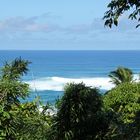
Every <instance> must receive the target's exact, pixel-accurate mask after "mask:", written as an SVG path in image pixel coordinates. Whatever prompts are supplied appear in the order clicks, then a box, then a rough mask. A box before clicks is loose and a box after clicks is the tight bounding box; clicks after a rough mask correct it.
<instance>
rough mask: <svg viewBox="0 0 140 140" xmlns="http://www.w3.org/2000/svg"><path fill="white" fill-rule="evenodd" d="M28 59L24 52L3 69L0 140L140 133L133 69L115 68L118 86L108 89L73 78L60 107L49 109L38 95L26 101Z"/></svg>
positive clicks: (127, 137)
mask: <svg viewBox="0 0 140 140" xmlns="http://www.w3.org/2000/svg"><path fill="white" fill-rule="evenodd" d="M29 64H30V62H28V61H26V60H22V59H21V58H19V59H15V60H14V61H12V62H10V63H9V62H6V63H5V65H4V67H3V68H2V69H1V75H0V139H1V140H117V139H120V140H138V139H140V123H139V122H140V82H136V81H135V80H133V72H132V70H130V69H128V68H124V67H119V68H117V69H116V70H114V71H112V72H110V74H109V76H110V79H111V80H112V83H113V84H114V85H115V87H114V88H112V89H111V90H109V91H107V92H106V93H105V94H102V92H101V91H100V90H99V89H97V88H93V87H89V86H86V85H85V84H84V83H79V84H76V83H68V84H67V85H66V86H65V88H64V95H63V96H62V97H61V98H60V99H59V100H58V101H57V102H56V105H55V107H56V109H57V112H56V113H54V114H49V112H48V110H49V109H51V110H53V108H52V107H51V106H50V105H49V104H46V105H42V106H41V104H40V101H39V99H38V98H36V99H34V101H32V102H27V101H26V97H28V95H29V94H30V88H29V85H28V84H26V83H24V82H23V80H22V76H23V75H24V74H26V73H27V71H28V65H29ZM21 99H22V100H21ZM23 100H24V102H23ZM46 100H47V99H46ZM40 106H41V109H40Z"/></svg>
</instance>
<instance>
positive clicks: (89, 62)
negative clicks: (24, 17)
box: [0, 51, 140, 103]
mask: <svg viewBox="0 0 140 140" xmlns="http://www.w3.org/2000/svg"><path fill="white" fill-rule="evenodd" d="M18 57H21V58H23V59H26V60H29V61H30V62H32V63H31V64H30V66H29V69H30V71H29V72H28V74H27V75H26V76H24V77H23V80H24V81H25V82H27V83H29V84H30V87H31V94H30V96H29V98H28V99H27V100H33V99H34V97H35V96H36V95H37V96H40V98H41V100H42V102H43V103H46V102H47V101H48V102H52V103H53V102H54V101H55V100H56V98H57V97H58V96H61V95H62V94H63V87H64V85H65V84H66V83H67V82H73V81H74V82H82V81H83V82H85V83H86V84H87V85H90V86H92V85H93V86H98V87H99V88H101V89H105V88H107V89H108V88H110V87H111V85H110V84H109V83H108V81H109V79H108V74H109V72H110V71H112V70H114V69H116V68H117V67H118V66H124V67H128V68H131V69H132V70H133V71H134V73H135V74H138V73H139V72H140V63H139V60H140V51H0V66H2V65H3V64H4V62H5V61H11V60H13V59H15V58H18Z"/></svg>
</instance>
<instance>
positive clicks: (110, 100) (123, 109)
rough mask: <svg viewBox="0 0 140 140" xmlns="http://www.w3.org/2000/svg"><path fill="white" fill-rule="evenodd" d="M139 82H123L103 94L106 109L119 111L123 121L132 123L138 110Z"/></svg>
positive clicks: (139, 106)
mask: <svg viewBox="0 0 140 140" xmlns="http://www.w3.org/2000/svg"><path fill="white" fill-rule="evenodd" d="M139 99H140V84H139V83H123V84H120V85H119V86H117V87H115V88H114V89H112V90H111V91H109V92H108V93H107V94H106V95H105V96H104V104H105V107H106V108H107V109H111V110H113V111H114V112H116V113H119V115H120V118H121V120H122V121H123V122H124V123H132V122H133V119H134V117H135V113H136V112H137V111H139V110H140V100H139Z"/></svg>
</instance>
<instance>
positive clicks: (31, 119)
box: [0, 58, 52, 140]
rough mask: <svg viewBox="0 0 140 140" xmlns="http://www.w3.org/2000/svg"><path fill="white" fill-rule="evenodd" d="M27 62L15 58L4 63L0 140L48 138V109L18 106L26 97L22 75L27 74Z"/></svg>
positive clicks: (1, 79)
mask: <svg viewBox="0 0 140 140" xmlns="http://www.w3.org/2000/svg"><path fill="white" fill-rule="evenodd" d="M28 64H29V62H28V61H25V60H22V59H21V58H20V59H15V60H14V61H12V62H11V63H6V64H5V66H4V67H3V68H2V71H1V78H0V139H1V140H5V139H6V140H16V139H17V140H26V139H30V140H40V139H41V140H46V139H47V138H48V136H49V133H50V132H49V130H50V126H51V124H52V123H51V120H52V119H51V117H50V115H47V112H46V110H47V109H48V108H49V107H48V106H44V107H43V108H44V109H43V111H40V110H39V107H38V103H37V102H36V101H34V102H30V103H24V104H23V103H21V102H20V100H19V99H21V98H22V99H25V98H26V97H27V96H28V94H29V85H28V84H26V83H24V82H22V79H21V76H22V75H23V74H26V73H27V71H28V68H27V66H28Z"/></svg>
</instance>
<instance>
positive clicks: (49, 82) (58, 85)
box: [26, 77, 114, 91]
mask: <svg viewBox="0 0 140 140" xmlns="http://www.w3.org/2000/svg"><path fill="white" fill-rule="evenodd" d="M70 82H74V83H80V82H83V83H85V84H86V85H87V86H91V87H98V88H100V89H102V90H109V89H111V88H113V87H114V85H113V84H112V83H111V82H110V78H108V77H98V78H96V77H91V78H88V77H87V78H64V77H46V78H40V79H35V80H31V81H27V82H26V83H28V84H29V85H30V88H31V89H32V90H38V91H43V90H53V91H63V89H64V86H65V84H66V83H70Z"/></svg>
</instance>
